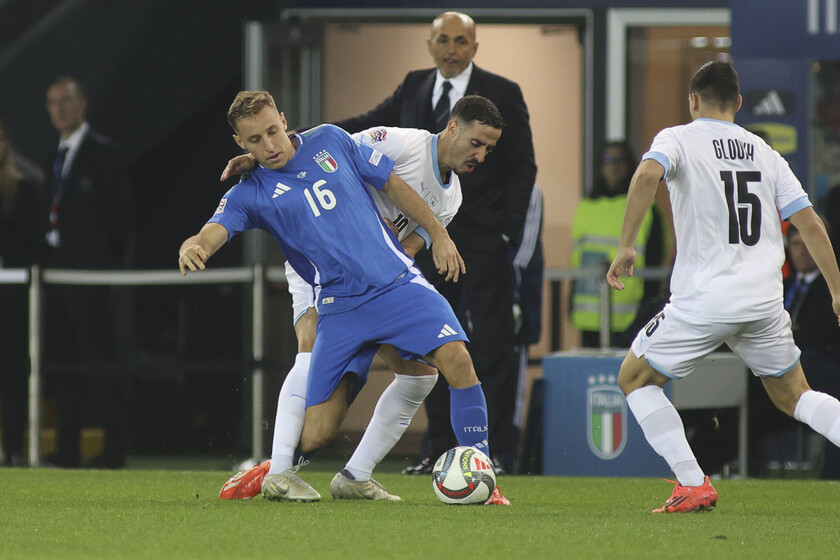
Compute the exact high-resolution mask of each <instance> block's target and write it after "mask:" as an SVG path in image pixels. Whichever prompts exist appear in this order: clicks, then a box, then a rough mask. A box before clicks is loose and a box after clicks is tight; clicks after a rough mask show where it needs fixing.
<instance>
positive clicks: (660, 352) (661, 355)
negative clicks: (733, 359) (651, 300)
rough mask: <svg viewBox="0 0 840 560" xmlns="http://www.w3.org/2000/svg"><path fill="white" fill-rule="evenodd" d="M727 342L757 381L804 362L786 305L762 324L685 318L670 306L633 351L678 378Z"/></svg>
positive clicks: (638, 339)
mask: <svg viewBox="0 0 840 560" xmlns="http://www.w3.org/2000/svg"><path fill="white" fill-rule="evenodd" d="M723 343H726V345H727V346H729V347H730V348H731V349H732V351H733V352H734V353H735V354H736V355H737V356H738V357H739V358H741V360H743V362H744V363H745V364H747V367H749V368H750V369H751V370H752V372H753V374H754V375H757V376H758V377H779V376H781V375H784V374H785V373H787V372H788V371H790V370H791V369H792V368H793V366H795V365H796V363H797V362H798V361H799V355H800V351H799V348H797V347H796V344H795V343H794V342H793V333H792V332H791V330H790V315H788V313H787V311H785V309H784V308H783V307H782V306H781V305H779V309H778V312H777V313H776V314H775V315H773V316H770V317H765V318H763V319H757V320H754V321H747V322H744V323H709V322H706V321H701V320H699V319H695V318H693V317H691V316H689V315H686V314H683V313H680V312H679V311H677V310H676V309H674V308H673V307H672V306H671V304H670V303H668V304H666V305H665V308H664V309H663V310H662V311H660V312H659V313H658V314H657V315H656V316H655V317H654V318H653V319H651V320H650V322H649V323H648V324H647V325H645V326H644V328H642V330H640V331H639V334H637V335H636V338H635V340H633V345H632V346H631V349H632V350H633V354H635V355H636V357H637V358H641V357H642V356H644V357H645V359H646V360H647V362H648V363H649V364H650V365H651V367H653V369H655V370H656V371H658V372H659V373H661V374H663V375H666V376H668V377H670V378H672V379H679V378H681V377H685V376H686V375H688V374H690V373H691V372H692V371H694V367H695V366H696V365H697V363H698V362H699V361H700V360H702V359H703V358H705V357H706V355H707V354H710V353H711V352H714V351H715V350H717V349H718V347H720V345H721V344H723Z"/></svg>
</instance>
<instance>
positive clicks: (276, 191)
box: [271, 183, 292, 198]
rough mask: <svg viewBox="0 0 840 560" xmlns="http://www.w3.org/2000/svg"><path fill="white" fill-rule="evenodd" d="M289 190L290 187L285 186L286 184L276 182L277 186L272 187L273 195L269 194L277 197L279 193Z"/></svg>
mask: <svg viewBox="0 0 840 560" xmlns="http://www.w3.org/2000/svg"><path fill="white" fill-rule="evenodd" d="M290 190H292V188H291V187H287V186H286V185H284V184H283V183H277V186H276V187H274V194H273V195H271V198H277V197H278V196H280V195H281V194H286V193H287V192H289V191H290Z"/></svg>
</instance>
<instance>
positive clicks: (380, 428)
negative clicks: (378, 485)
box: [345, 373, 438, 480]
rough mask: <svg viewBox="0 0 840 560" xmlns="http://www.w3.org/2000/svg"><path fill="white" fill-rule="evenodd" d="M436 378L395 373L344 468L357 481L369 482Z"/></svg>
mask: <svg viewBox="0 0 840 560" xmlns="http://www.w3.org/2000/svg"><path fill="white" fill-rule="evenodd" d="M437 378H438V376H437V374H435V375H403V374H400V373H397V374H394V380H393V381H392V382H391V384H390V385H388V387H386V388H385V391H383V392H382V396H380V397H379V401H377V403H376V408H375V409H374V410H373V416H372V417H371V419H370V424H369V425H368V427H367V429H366V430H365V433H364V435H363V436H362V440H361V441H360V442H359V445H358V446H357V447H356V450H355V451H354V452H353V455H352V456H351V457H350V460H349V461H347V466H346V467H345V468H346V470H347V472H349V473H350V474H351V475H352V476H353V478H354V479H355V480H368V479H369V478H370V475H371V473H372V472H373V469H374V468H376V465H378V464H379V463H380V462H381V461H382V459H384V458H385V455H387V454H388V452H389V451H391V449H393V447H394V445H395V444H396V443H397V441H399V439H400V438H401V437H402V435H403V434H404V433H405V430H406V429H407V428H408V425H409V424H410V423H411V419H412V418H413V417H414V413H416V412H417V409H418V408H420V405H421V404H422V403H423V400H424V399H425V398H426V397H427V396H428V394H429V393H430V392H431V391H432V388H433V387H434V386H435V382H436V381H437Z"/></svg>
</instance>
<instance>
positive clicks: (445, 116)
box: [432, 80, 452, 132]
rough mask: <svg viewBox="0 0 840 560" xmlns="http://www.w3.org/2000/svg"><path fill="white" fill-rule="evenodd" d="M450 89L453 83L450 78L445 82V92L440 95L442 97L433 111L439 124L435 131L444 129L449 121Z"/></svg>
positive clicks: (436, 122) (436, 123)
mask: <svg viewBox="0 0 840 560" xmlns="http://www.w3.org/2000/svg"><path fill="white" fill-rule="evenodd" d="M450 89H452V84H451V83H450V82H449V80H447V81H445V82H443V93H442V94H441V95H440V99H438V102H437V105H435V109H434V112H433V113H432V114H433V115H434V117H435V125H436V126H437V128H436V129H435V132H440V131H441V130H443V129H444V127H446V123H448V122H449V90H450Z"/></svg>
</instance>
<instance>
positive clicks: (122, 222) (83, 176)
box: [45, 129, 133, 269]
mask: <svg viewBox="0 0 840 560" xmlns="http://www.w3.org/2000/svg"><path fill="white" fill-rule="evenodd" d="M54 159H55V154H53V158H52V160H50V162H49V165H46V166H45V169H46V170H48V172H47V174H46V175H47V186H46V192H47V199H48V200H47V203H48V204H51V203H52V201H53V195H54V194H55V192H56V188H57V184H56V180H55V177H54V175H53V172H52V161H53V160H54ZM64 181H65V183H66V187H65V190H64V193H63V196H62V198H61V203H60V205H59V207H58V231H59V233H60V236H61V244H60V246H59V247H48V248H47V250H46V259H45V261H46V262H45V265H46V266H47V267H55V268H80V269H102V268H120V267H122V266H123V265H124V264H125V259H126V252H127V245H128V237H129V232H130V231H131V228H132V221H133V220H132V218H133V207H132V201H131V191H130V189H129V182H128V170H127V169H126V166H125V164H124V163H123V160H122V157H121V156H120V154H119V152H118V151H117V149H116V147H115V146H114V144H113V142H111V140H109V139H108V138H106V137H104V136H102V135H101V134H99V133H97V132H95V131H94V130H92V129H91V130H88V132H87V134H86V135H85V136H84V138H83V139H82V143H81V145H80V146H79V150H78V152H77V153H76V155H75V157H74V158H73V161H72V162H71V163H70V169H69V170H67V173H66V175H65V178H64ZM46 212H47V214H48V213H49V208H47V209H46Z"/></svg>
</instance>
